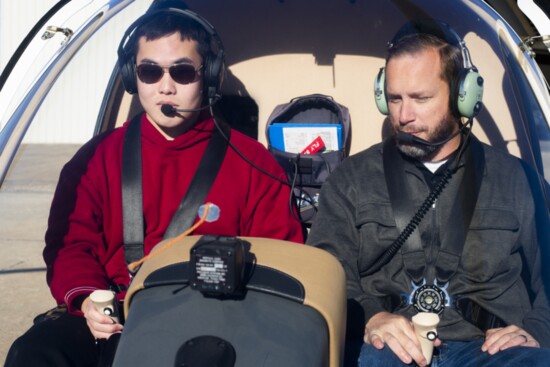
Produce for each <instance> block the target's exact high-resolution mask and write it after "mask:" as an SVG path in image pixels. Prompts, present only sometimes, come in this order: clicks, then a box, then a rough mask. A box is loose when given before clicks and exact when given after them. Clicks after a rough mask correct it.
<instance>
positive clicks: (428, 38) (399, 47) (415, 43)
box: [386, 33, 464, 88]
mask: <svg viewBox="0 0 550 367" xmlns="http://www.w3.org/2000/svg"><path fill="white" fill-rule="evenodd" d="M429 48H435V49H437V50H438V51H439V58H440V61H441V78H442V79H443V80H445V81H446V82H447V83H448V84H449V86H450V87H451V88H452V87H453V83H454V80H456V79H457V77H458V74H459V73H460V71H461V70H462V68H463V65H464V61H463V58H462V51H461V50H460V49H459V48H458V47H456V46H454V45H451V44H449V43H447V41H445V40H443V39H441V38H439V37H436V36H434V35H431V34H428V33H416V34H409V35H406V36H404V37H402V38H400V39H398V40H397V42H395V43H394V44H393V45H392V46H391V47H390V48H389V50H388V56H387V57H386V64H387V63H388V61H389V60H390V59H392V58H394V57H397V56H402V55H406V54H416V53H419V52H421V51H424V50H426V49H429Z"/></svg>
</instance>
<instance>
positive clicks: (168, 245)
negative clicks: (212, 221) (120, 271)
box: [128, 203, 212, 272]
mask: <svg viewBox="0 0 550 367" xmlns="http://www.w3.org/2000/svg"><path fill="white" fill-rule="evenodd" d="M211 205H212V203H206V204H205V205H204V206H205V210H204V213H203V215H202V217H201V219H200V220H199V221H198V222H197V223H195V224H194V225H193V226H192V227H191V228H189V229H187V230H186V231H185V232H183V233H182V234H180V235H178V236H177V237H174V238H172V239H171V240H170V241H168V242H167V243H165V244H164V245H162V246H161V247H159V248H158V249H157V250H155V251H154V252H151V253H150V254H149V255H147V256H144V257H142V258H141V259H139V260H137V261H134V262H133V263H131V264H130V265H128V269H130V271H132V272H133V271H134V270H135V269H136V268H137V267H138V266H140V265H141V264H143V263H144V262H145V260H148V259H150V258H152V257H154V256H157V255H158V254H159V253H161V252H162V251H164V250H166V249H167V248H169V247H170V246H172V245H173V244H174V243H176V241H179V240H180V239H182V238H183V237H185V236H187V235H188V234H189V233H191V232H193V231H194V230H195V229H197V228H198V227H199V226H200V225H201V224H203V223H204V221H205V220H206V218H207V217H208V211H209V210H210V206H211Z"/></svg>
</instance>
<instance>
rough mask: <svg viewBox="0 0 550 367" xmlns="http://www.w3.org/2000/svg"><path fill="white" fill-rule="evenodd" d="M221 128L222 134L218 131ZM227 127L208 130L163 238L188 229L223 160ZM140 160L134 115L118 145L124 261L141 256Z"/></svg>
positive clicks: (138, 128)
mask: <svg viewBox="0 0 550 367" xmlns="http://www.w3.org/2000/svg"><path fill="white" fill-rule="evenodd" d="M220 129H221V130H223V133H222V132H221V131H220ZM230 135H231V130H230V129H229V127H228V126H227V125H225V124H221V125H219V128H215V129H214V131H213V132H212V136H211V137H210V140H209V142H208V146H207V147H206V151H205V152H204V155H203V157H202V158H201V161H200V163H199V167H198V168H197V171H196V172H195V175H194V176H193V180H192V181H191V184H190V185H189V188H188V189H187V192H186V193H185V195H184V197H183V199H182V201H181V203H180V205H179V206H178V209H177V210H176V213H175V214H174V216H173V217H172V220H171V222H170V225H169V226H168V228H167V230H166V232H165V234H164V238H169V237H174V236H177V235H178V234H180V233H182V232H183V231H184V230H186V229H187V228H189V227H190V226H191V225H192V224H193V222H194V221H195V218H196V217H197V211H198V209H199V207H200V205H201V204H203V202H204V200H205V199H206V196H207V195H208V192H209V191H210V188H211V186H212V184H213V183H214V180H215V178H216V176H217V174H218V171H219V169H220V167H221V165H222V163H223V160H224V157H225V153H226V151H227V146H228V144H229V142H228V141H229V138H230ZM141 167H142V159H141V115H139V116H136V117H134V118H133V119H132V120H131V122H130V125H129V126H128V129H127V130H126V134H125V136H124V144H123V147H122V220H123V231H124V232H123V233H124V260H125V261H126V264H130V263H132V262H134V261H137V260H139V259H141V258H142V257H143V256H144V249H143V242H144V237H143V236H144V224H143V191H142V169H141Z"/></svg>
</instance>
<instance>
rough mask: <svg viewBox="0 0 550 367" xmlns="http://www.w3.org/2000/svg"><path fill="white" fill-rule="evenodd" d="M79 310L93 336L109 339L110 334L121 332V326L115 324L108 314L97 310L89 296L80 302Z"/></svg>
mask: <svg viewBox="0 0 550 367" xmlns="http://www.w3.org/2000/svg"><path fill="white" fill-rule="evenodd" d="M81 310H82V312H83V313H84V317H85V318H86V324H88V328H89V329H90V331H91V333H92V335H93V336H94V338H96V339H109V337H110V336H111V335H113V334H116V333H120V332H122V329H123V326H122V325H121V324H116V323H115V322H114V321H113V319H111V318H110V317H109V316H107V315H104V314H102V313H101V312H99V310H98V309H97V307H96V306H95V305H94V303H93V302H92V301H91V300H90V297H86V299H85V300H84V301H83V302H82V306H81Z"/></svg>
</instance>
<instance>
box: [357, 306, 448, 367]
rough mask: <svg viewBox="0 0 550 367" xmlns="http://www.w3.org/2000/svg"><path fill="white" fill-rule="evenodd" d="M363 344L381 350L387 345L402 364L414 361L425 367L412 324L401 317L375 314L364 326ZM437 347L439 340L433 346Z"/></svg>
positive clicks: (384, 313)
mask: <svg viewBox="0 0 550 367" xmlns="http://www.w3.org/2000/svg"><path fill="white" fill-rule="evenodd" d="M364 342H365V343H366V344H371V345H372V346H373V347H375V348H376V349H382V348H384V345H385V344H387V345H388V347H389V348H390V349H391V350H392V351H393V352H394V353H395V355H396V356H397V357H398V358H399V359H400V360H401V361H402V362H403V363H406V364H409V363H411V362H412V361H413V360H414V361H415V362H416V363H417V364H418V365H419V366H426V362H427V361H426V358H424V355H423V354H422V348H421V347H420V341H419V340H418V337H417V336H416V334H415V332H414V328H413V326H412V323H411V322H410V321H409V320H407V319H406V318H404V317H403V316H399V315H394V314H391V313H389V312H379V313H377V314H376V315H374V316H373V317H371V318H370V319H369V321H368V322H367V324H366V325H365V337H364ZM439 345H441V340H439V339H436V341H435V342H434V346H436V347H437V346H439Z"/></svg>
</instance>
